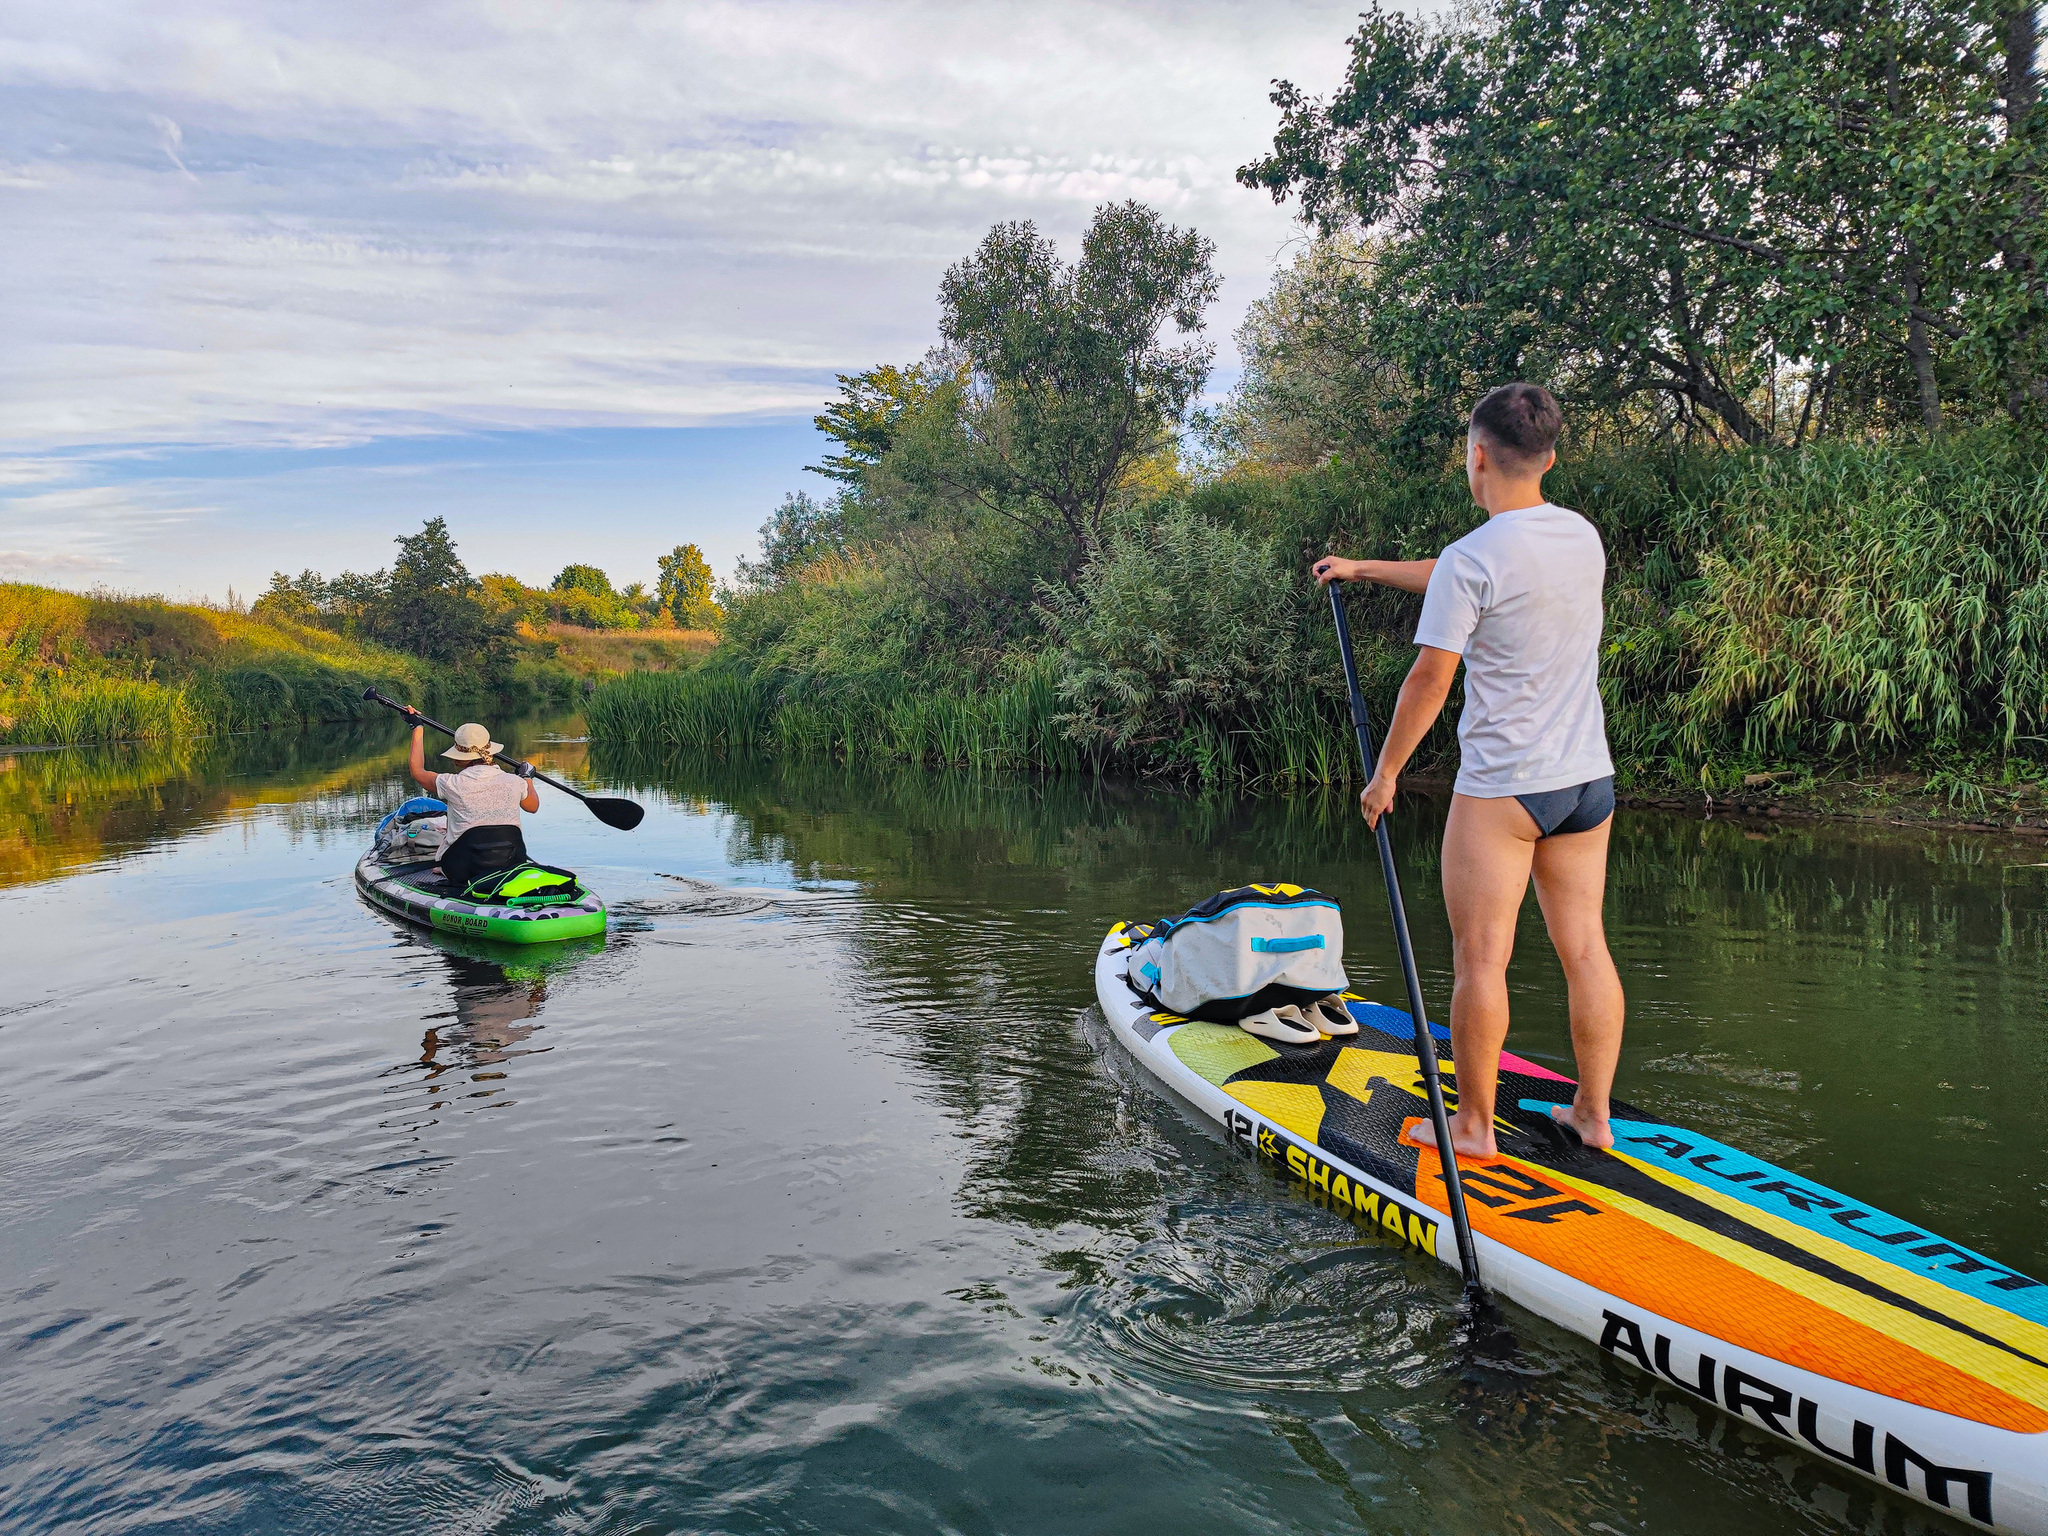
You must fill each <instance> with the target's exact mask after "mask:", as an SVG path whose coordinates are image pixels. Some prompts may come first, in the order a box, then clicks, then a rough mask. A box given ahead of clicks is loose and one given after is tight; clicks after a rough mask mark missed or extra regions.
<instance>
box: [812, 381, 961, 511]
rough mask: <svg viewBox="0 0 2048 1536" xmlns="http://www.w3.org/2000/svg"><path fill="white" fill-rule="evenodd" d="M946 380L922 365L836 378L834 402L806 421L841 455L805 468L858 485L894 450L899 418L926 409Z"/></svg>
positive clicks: (829, 456) (834, 455)
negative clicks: (810, 421) (867, 473)
mask: <svg viewBox="0 0 2048 1536" xmlns="http://www.w3.org/2000/svg"><path fill="white" fill-rule="evenodd" d="M949 378H950V375H949V374H948V373H947V371H946V370H945V369H944V368H943V367H941V366H936V365H928V364H924V363H918V364H913V365H912V366H911V367H908V368H898V367H896V366H895V365H893V364H890V363H884V364H883V365H882V366H880V367H879V368H870V369H868V370H867V371H866V372H865V373H842V374H840V375H839V398H838V399H837V400H834V401H833V402H832V403H831V404H829V405H827V406H826V407H825V410H824V413H823V414H822V415H819V416H814V417H812V418H811V420H812V422H813V423H814V424H815V425H816V427H817V429H818V430H819V431H820V432H822V433H824V434H825V435H826V436H827V437H829V438H832V439H833V440H834V441H836V442H838V443H839V444H841V445H842V449H843V451H842V452H839V453H836V454H828V455H827V456H826V458H825V462H824V463H822V464H811V465H807V466H806V468H807V469H809V471H810V472H811V473H812V474H814V475H824V476H825V477H826V478H828V479H832V480H842V481H845V482H847V483H848V484H853V485H857V484H858V483H859V482H860V479H861V476H862V474H863V472H865V471H866V470H869V469H872V468H874V467H875V465H877V464H879V463H881V462H882V455H884V454H885V453H887V452H888V451H889V450H890V448H892V447H893V446H894V445H895V442H896V433H897V431H898V429H899V428H900V426H901V425H902V422H903V418H904V416H905V415H906V414H907V413H911V412H916V411H919V410H922V409H923V408H924V407H925V406H927V405H929V404H930V403H931V401H932V399H933V398H934V396H935V395H936V394H937V393H938V391H939V389H940V388H941V387H942V386H943V385H944V384H946V383H947V382H948V381H949Z"/></svg>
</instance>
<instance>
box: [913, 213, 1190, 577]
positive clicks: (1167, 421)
mask: <svg viewBox="0 0 2048 1536" xmlns="http://www.w3.org/2000/svg"><path fill="white" fill-rule="evenodd" d="M1214 253H1215V246H1214V244H1213V243H1212V242H1210V241H1208V240H1205V239H1203V238H1202V237H1201V236H1199V235H1197V234H1195V233H1194V232H1193V231H1192V230H1182V229H1177V228H1175V227H1173V226H1172V225H1170V224H1168V223H1166V222H1165V221H1164V220H1163V219H1161V218H1160V217H1159V215H1158V214H1157V213H1156V212H1154V211H1153V210H1152V209H1150V208H1147V207H1144V206H1143V205H1142V204H1139V203H1135V202H1126V203H1111V204H1106V205H1104V206H1103V207H1101V208H1098V209H1097V210H1096V211H1095V217H1094V219H1093V221H1092V222H1091V223H1090V224H1089V226H1088V230H1087V232H1086V233H1085V234H1084V235H1083V236H1082V239H1081V256H1080V259H1079V260H1078V261H1076V262H1075V263H1073V264H1072V265H1067V264H1065V263H1063V262H1062V261H1061V260H1060V259H1059V254H1058V251H1057V249H1056V248H1055V247H1054V245H1053V242H1052V241H1051V240H1049V239H1046V238H1045V237H1043V236H1041V235H1040V234H1039V233H1038V230H1037V228H1036V227H1035V226H1034V225H1032V224H1031V223H1029V222H1028V221H1026V222H1019V223H1008V224H998V225H996V226H995V227H994V228H993V229H991V230H990V231H989V233H988V235H987V237H986V238H985V239H984V240H983V241H982V243H981V245H980V247H979V248H978V249H977V250H976V251H975V253H974V254H973V255H972V256H970V257H968V258H967V259H966V260H965V261H963V262H960V263H959V264H958V265H956V266H954V267H952V268H950V269H948V271H947V273H946V275H945V278H944V280H943V281H942V282H941V284H940V286H939V303H940V308H941V320H940V329H941V331H942V333H943V334H944V336H945V338H946V340H947V341H948V342H949V343H950V344H951V345H952V346H953V347H954V348H955V349H956V350H957V352H958V354H959V356H960V357H961V359H962V360H963V362H964V365H965V372H966V387H965V390H964V392H963V394H962V396H961V398H960V401H959V418H958V419H959V423H960V426H961V428H962V430H963V431H964V433H965V435H966V440H967V443H968V445H969V446H970V448H971V450H972V452H971V453H970V454H969V455H968V456H967V458H966V460H965V461H964V462H963V463H962V464H960V465H958V466H957V467H955V468H952V469H950V470H948V471H945V472H944V473H943V477H944V478H948V479H951V480H952V481H953V483H954V485H955V487H956V488H957V489H958V490H959V491H962V492H965V493H966V494H968V495H970V496H973V497H975V498H977V499H978V500H979V501H980V502H981V503H982V504H983V505H985V506H987V507H989V508H990V509H992V510H996V511H999V512H1001V513H1002V514H1003V515H1005V516H1008V517H1010V518H1012V519H1015V520H1019V521H1021V522H1023V523H1025V524H1026V525H1028V526H1032V527H1034V528H1036V529H1039V530H1041V531H1044V532H1047V533H1050V534H1051V535H1052V536H1053V537H1054V539H1055V541H1056V542H1057V543H1058V544H1059V545H1060V546H1062V567H1063V574H1065V575H1071V573H1072V572H1073V571H1074V570H1075V569H1078V566H1079V563H1080V560H1081V558H1082V555H1083V553H1084V552H1085V549H1086V547H1087V544H1088V541H1089V539H1090V538H1091V537H1092V535H1093V532H1094V529H1095V527H1096V525H1097V523H1098V521H1099V519H1100V518H1101V516H1102V513H1103V510H1104V508H1105V507H1106V506H1107V505H1108V504H1109V501H1110V499H1111V497H1112V496H1113V495H1114V494H1115V493H1116V491H1117V489H1118V487H1119V485H1120V484H1121V483H1122V481H1123V478H1124V475H1125V473H1126V472H1127V471H1128V470H1129V468H1130V466H1131V465H1132V464H1134V463H1135V462H1137V461H1138V460H1140V459H1144V458H1146V457H1149V456H1150V455H1152V454H1154V453H1156V452H1157V451H1158V450H1159V449H1160V448H1161V447H1162V446H1163V444H1164V442H1165V440H1166V438H1167V437H1168V436H1169V435H1170V434H1171V432H1172V431H1173V429H1174V428H1175V427H1177V426H1178V425H1179V424H1180V422H1181V421H1182V419H1183V418H1184V417H1185V415H1186V413H1187V409H1188V406H1189V403H1190V402H1191V401H1192V400H1193V399H1194V397H1195V395H1196V393H1197V392H1198V391H1199V390H1200V389H1201V387H1202V384H1203V382H1204V381H1205V380H1206V379H1207V378H1208V375H1209V364H1210V361H1211V358H1212V357H1213V355H1214V349H1213V348H1211V347H1209V346H1207V345H1205V344H1203V343H1201V342H1200V341H1199V340H1197V339H1196V338H1197V337H1198V335H1199V333H1200V331H1201V329H1202V324H1203V315H1204V313H1205V312H1206V311H1207V309H1208V307H1209V305H1210V304H1211V303H1212V302H1213V301H1214V299H1215V297H1216V289H1217V278H1216V274H1215V272H1214V270H1213V269H1212V268H1211V265H1210V262H1211V259H1212V257H1213V256H1214ZM1169 325H1170V326H1172V327H1173V328H1174V330H1175V331H1176V332H1177V333H1178V338H1179V339H1178V340H1177V341H1174V342H1169V341H1168V340H1167V339H1166V338H1165V336H1164V335H1163V333H1164V331H1165V330H1166V328H1167V327H1168V326H1169Z"/></svg>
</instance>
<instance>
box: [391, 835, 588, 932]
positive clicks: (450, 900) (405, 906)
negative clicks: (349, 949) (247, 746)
mask: <svg viewBox="0 0 2048 1536" xmlns="http://www.w3.org/2000/svg"><path fill="white" fill-rule="evenodd" d="M356 889H357V890H359V891H361V892H362V893H363V895H364V897H366V898H367V899H368V900H369V901H370V902H371V903H372V904H373V905H375V906H377V907H381V908H382V909H383V910H384V911H386V912H389V913H390V914H391V915H392V916H393V917H402V918H404V919H405V920H406V921H407V922H409V923H418V924H419V925H420V926H421V927H422V928H433V929H437V930H439V931H440V932H443V933H452V934H459V935H461V936H463V937H465V938H471V939H487V940H489V941H490V942H492V943H494V944H551V943H555V942H557V941H559V940H562V939H583V938H589V937H591V936H592V935H593V934H601V933H603V932H604V925H605V909H604V903H603V902H602V901H601V900H599V899H598V897H597V895H596V894H595V893H594V892H592V891H590V890H588V889H586V888H585V887H584V886H583V885H582V884H581V883H580V882H579V883H578V885H577V888H576V889H577V891H578V895H577V897H576V899H575V900H574V901H569V902H564V903H561V904H559V905H556V906H545V907H521V906H491V905H486V904H482V903H478V902H473V901H464V900H462V898H461V897H459V896H452V895H450V894H449V892H448V888H447V886H446V885H445V884H444V883H443V882H442V880H441V877H440V876H439V875H437V874H435V873H434V866H433V864H432V863H419V862H407V863H399V862H395V861H394V862H389V863H387V862H386V861H385V859H384V858H383V857H382V856H380V855H379V854H378V852H377V850H376V849H375V848H372V849H371V850H370V851H369V852H368V853H366V854H364V855H363V856H362V858H361V860H360V861H358V863H357V864H356Z"/></svg>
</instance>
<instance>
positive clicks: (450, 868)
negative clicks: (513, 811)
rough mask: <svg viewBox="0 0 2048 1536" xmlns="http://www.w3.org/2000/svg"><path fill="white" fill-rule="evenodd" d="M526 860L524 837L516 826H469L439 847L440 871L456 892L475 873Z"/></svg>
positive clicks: (482, 873) (505, 866)
mask: <svg viewBox="0 0 2048 1536" xmlns="http://www.w3.org/2000/svg"><path fill="white" fill-rule="evenodd" d="M525 862H526V837H525V834H524V833H522V832H521V831H520V830H519V829H518V828H517V827H504V826H494V827H471V828H470V829H469V830H468V831H467V832H465V833H463V834H462V836H460V837H458V838H457V839H455V841H454V842H452V843H450V844H449V845H448V846H447V847H446V848H443V849H442V850H441V873H442V874H444V875H446V876H447V877H448V886H449V889H450V890H455V891H459V890H461V889H462V888H463V887H465V886H466V885H468V884H469V882H470V881H472V880H474V879H476V878H477V876H479V875H488V874H491V873H493V872H494V871H496V870H500V869H510V868H511V867H512V866H513V865H515V864H523V863H525Z"/></svg>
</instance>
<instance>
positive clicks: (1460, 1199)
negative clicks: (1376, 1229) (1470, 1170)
mask: <svg viewBox="0 0 2048 1536" xmlns="http://www.w3.org/2000/svg"><path fill="white" fill-rule="evenodd" d="M1342 586H1343V583H1342V582H1338V581H1333V582H1331V583H1330V613H1331V615H1332V616H1333V617H1334V618H1335V619H1336V621H1337V648H1338V650H1340V651H1342V652H1343V655H1344V686H1345V687H1346V688H1348V689H1349V690H1350V692H1351V724H1352V726H1353V727H1354V728H1355V729H1356V730H1357V732H1358V756H1359V758H1360V760H1361V761H1362V762H1363V763H1364V764H1365V776H1366V778H1367V779H1368V780H1370V779H1371V778H1372V776H1373V772H1374V769H1375V767H1376V765H1377V764H1378V761H1379V754H1378V753H1377V752H1376V751H1375V750H1374V749H1373V744H1372V717H1371V716H1370V715H1368V714H1367V713H1366V710H1365V690H1364V689H1362V688H1360V687H1359V686H1358V662H1357V661H1356V660H1355V659H1354V658H1353V657H1352V654H1351V621H1350V619H1348V618H1347V617H1346V616H1345V613H1344V594H1343V592H1342V590H1341V588H1342ZM1373 831H1374V833H1375V834H1377V836H1378V839H1379V845H1380V873H1381V874H1383V875H1384V876H1386V880H1387V905H1388V907H1390V908H1391V909H1392V910H1393V916H1394V947H1395V948H1396V949H1398V950H1399V951H1400V954H1401V979H1402V980H1403V981H1404V982H1406V983H1407V985H1408V1014H1409V1017H1411V1018H1412V1019H1414V1021H1415V1059H1416V1061H1417V1062H1418V1063H1419V1064H1420V1065H1421V1067H1422V1085H1423V1088H1424V1089H1425V1090H1426V1092H1427V1093H1428V1095H1429V1123H1430V1124H1431V1125H1432V1126H1434V1127H1435V1128H1436V1144H1437V1161H1438V1162H1439V1163H1441V1164H1442V1165H1443V1171H1444V1173H1443V1177H1444V1193H1445V1195H1446V1197H1447V1203H1448V1204H1449V1206H1450V1209H1451V1231H1452V1232H1453V1233H1454V1234H1455V1235H1456V1237H1457V1239H1458V1268H1459V1269H1460V1270H1462V1271H1463V1272H1464V1276H1465V1294H1466V1295H1467V1296H1469V1297H1472V1298H1473V1299H1475V1300H1477V1301H1481V1302H1483V1301H1485V1300H1486V1287H1485V1286H1484V1285H1483V1284H1482V1283H1481V1282H1480V1279H1479V1250H1478V1249H1477V1248H1476V1247H1475V1246H1474V1245H1473V1242H1472V1223H1471V1222H1470V1221H1469V1220H1468V1219H1467V1218H1466V1215H1465V1182H1464V1180H1463V1179H1462V1178H1460V1177H1459V1174H1458V1155H1457V1153H1456V1152H1455V1151H1454V1150H1452V1148H1451V1117H1450V1112H1449V1111H1448V1110H1446V1109H1445V1108H1444V1084H1443V1077H1442V1074H1441V1073H1439V1071H1438V1070H1437V1061H1436V1038H1435V1036H1433V1035H1431V1034H1430V1032H1429V1015H1428V1014H1427V1013H1426V1012H1424V1010H1423V1006H1422V978H1421V977H1420V976H1419V975H1417V974H1416V970H1415V944H1414V941H1413V940H1412V939H1410V938H1409V936H1408V909H1407V908H1406V907H1405V906H1403V905H1402V902H1401V876H1400V874H1399V873H1398V872H1397V871H1396V870H1395V868H1394V842H1393V839H1392V838H1391V837H1389V836H1388V834H1387V818H1386V817H1385V816H1381V817H1380V818H1379V820H1378V821H1376V822H1374V823H1373ZM1418 1193H1419V1191H1418Z"/></svg>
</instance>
